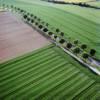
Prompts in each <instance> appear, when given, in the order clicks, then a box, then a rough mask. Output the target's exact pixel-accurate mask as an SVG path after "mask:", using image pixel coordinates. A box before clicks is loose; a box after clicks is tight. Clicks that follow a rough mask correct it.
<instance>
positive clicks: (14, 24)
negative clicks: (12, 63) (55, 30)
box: [0, 12, 50, 63]
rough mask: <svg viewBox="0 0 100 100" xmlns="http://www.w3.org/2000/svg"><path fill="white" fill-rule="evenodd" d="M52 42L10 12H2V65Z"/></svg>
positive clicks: (0, 45) (0, 17) (0, 33)
mask: <svg viewBox="0 0 100 100" xmlns="http://www.w3.org/2000/svg"><path fill="white" fill-rule="evenodd" d="M48 44H50V42H49V41H48V40H47V39H46V38H45V37H43V36H42V35H41V34H40V33H38V32H37V31H36V30H34V29H32V28H31V27H30V26H28V25H27V24H25V23H24V22H23V21H21V20H20V19H18V18H16V16H14V15H13V14H11V13H10V12H0V63H1V62H4V61H7V60H10V59H12V58H15V57H17V56H21V55H23V54H25V53H28V52H31V51H33V50H36V49H39V48H41V47H44V46H46V45H48Z"/></svg>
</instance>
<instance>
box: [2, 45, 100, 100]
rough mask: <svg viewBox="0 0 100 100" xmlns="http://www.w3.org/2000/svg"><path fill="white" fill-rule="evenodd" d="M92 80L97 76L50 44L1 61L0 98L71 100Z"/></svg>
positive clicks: (94, 80)
mask: <svg viewBox="0 0 100 100" xmlns="http://www.w3.org/2000/svg"><path fill="white" fill-rule="evenodd" d="M95 82H99V77H97V76H96V75H94V74H93V73H91V72H90V71H89V70H88V69H86V68H85V67H82V66H81V65H80V64H78V63H77V62H76V61H74V60H73V59H72V58H71V57H69V56H68V55H67V54H65V53H64V52H63V51H62V50H60V49H59V48H57V47H54V46H53V45H50V46H48V47H46V48H43V49H40V50H38V51H36V52H32V53H30V54H27V55H25V56H22V57H18V58H16V59H13V60H11V61H8V62H6V63H3V64H0V98H2V99H7V100H11V99H14V98H16V99H17V100H19V99H20V100H23V99H35V100H42V99H43V100H49V99H50V100H51V99H56V100H62V99H66V98H67V99H68V100H72V99H73V98H76V97H78V96H79V97H78V98H80V96H81V95H80V94H81V93H82V92H83V91H85V90H87V89H88V88H89V87H91V86H93V85H94V88H95ZM98 84H99V83H98ZM98 90H100V88H98ZM91 92H94V93H95V91H94V89H92V90H91V88H90V90H89V89H88V94H89V93H90V94H91ZM82 96H85V94H83V95H82ZM86 96H87V94H86ZM99 96H100V95H96V96H95V98H96V99H98V97H99ZM90 98H91V96H90Z"/></svg>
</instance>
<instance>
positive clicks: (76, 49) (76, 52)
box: [73, 47, 81, 54]
mask: <svg viewBox="0 0 100 100" xmlns="http://www.w3.org/2000/svg"><path fill="white" fill-rule="evenodd" d="M80 51H81V50H80V48H79V47H76V48H75V49H74V51H73V52H74V53H75V54H79V53H80Z"/></svg>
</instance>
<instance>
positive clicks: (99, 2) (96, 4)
mask: <svg viewBox="0 0 100 100" xmlns="http://www.w3.org/2000/svg"><path fill="white" fill-rule="evenodd" d="M88 4H90V5H93V6H97V7H100V1H96V2H90V3H88Z"/></svg>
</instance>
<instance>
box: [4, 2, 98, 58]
mask: <svg viewBox="0 0 100 100" xmlns="http://www.w3.org/2000/svg"><path fill="white" fill-rule="evenodd" d="M4 2H5V3H6V4H9V5H11V4H13V5H14V6H16V7H20V8H22V9H25V10H26V11H28V12H30V13H33V14H35V15H37V16H39V17H40V18H41V19H42V20H44V21H45V22H48V23H49V24H50V25H51V26H53V27H55V28H59V29H60V30H61V31H63V32H64V33H65V37H66V38H68V37H71V39H72V40H75V39H78V40H79V41H80V42H81V43H85V44H87V45H88V47H89V48H95V49H96V50H97V53H96V57H97V58H98V59H100V20H99V18H100V11H99V10H95V9H92V10H91V9H90V8H82V7H77V6H70V5H68V6H62V5H58V4H57V5H55V4H51V3H50V4H49V3H47V2H43V1H39V0H37V1H36V0H29V1H26V0H15V1H12V0H5V1H4ZM52 31H53V30H52Z"/></svg>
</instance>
